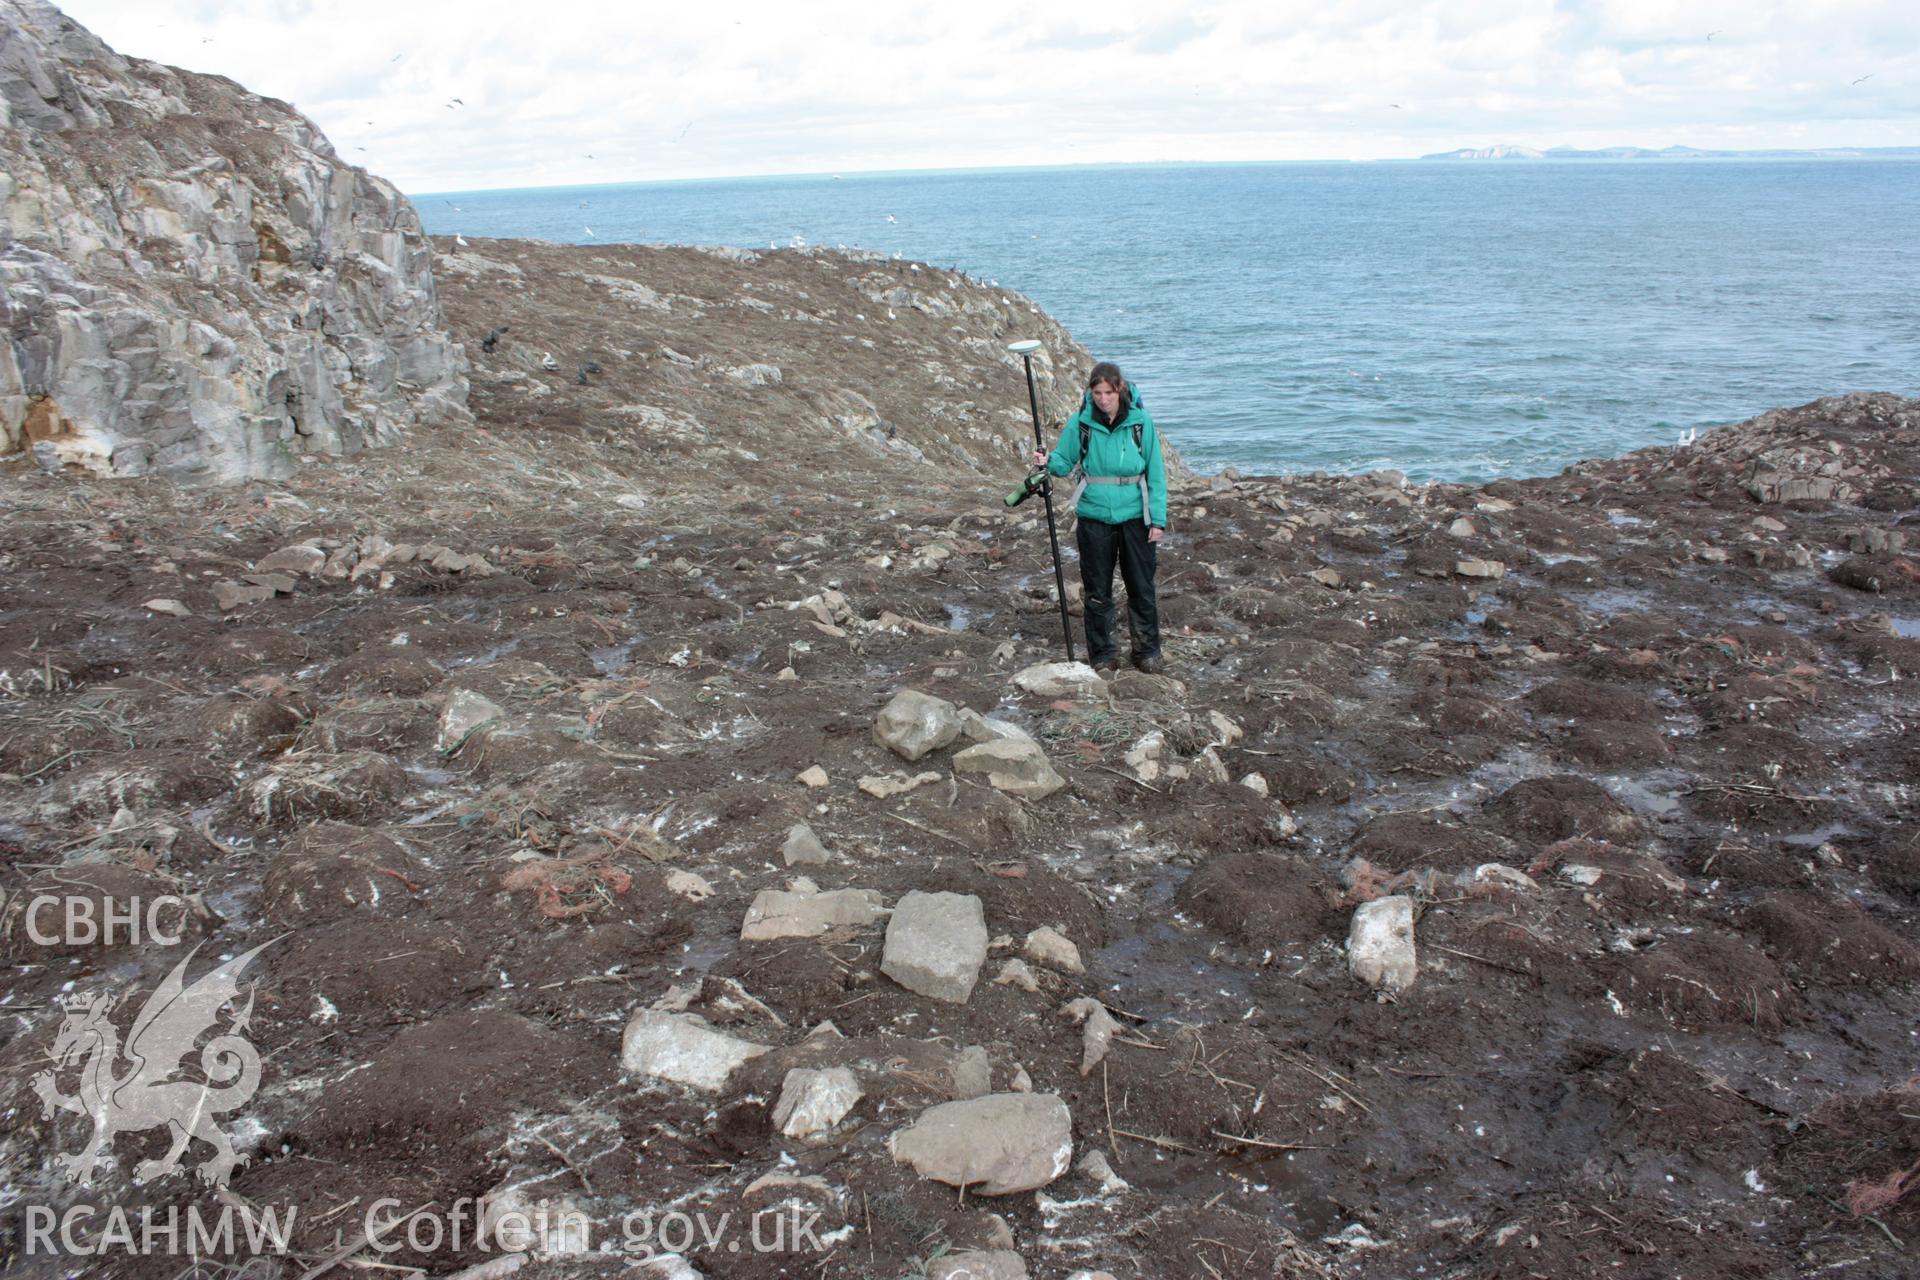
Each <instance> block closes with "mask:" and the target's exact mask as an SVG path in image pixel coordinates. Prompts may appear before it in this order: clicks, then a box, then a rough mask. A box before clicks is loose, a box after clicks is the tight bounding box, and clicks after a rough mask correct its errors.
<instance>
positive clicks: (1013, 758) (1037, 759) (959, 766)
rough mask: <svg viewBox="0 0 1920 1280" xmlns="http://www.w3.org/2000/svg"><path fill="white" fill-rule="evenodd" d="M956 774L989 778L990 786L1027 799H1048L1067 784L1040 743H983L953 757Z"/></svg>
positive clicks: (997, 740) (1015, 741)
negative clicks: (982, 775)
mask: <svg viewBox="0 0 1920 1280" xmlns="http://www.w3.org/2000/svg"><path fill="white" fill-rule="evenodd" d="M953 771H954V772H955V773H956V774H979V773H983V774H985V775H986V778H987V783H988V785H990V786H992V787H993V788H994V789H995V790H997V791H1004V792H1006V793H1007V794H1008V795H1014V796H1019V797H1021V798H1022V799H1026V800H1044V799H1046V798H1047V797H1048V796H1050V795H1052V794H1053V793H1054V792H1056V791H1059V790H1060V789H1061V788H1062V787H1065V786H1066V785H1067V780H1066V779H1065V778H1063V777H1061V776H1060V775H1059V773H1057V772H1056V771H1055V770H1054V767H1053V763H1052V762H1051V761H1050V760H1048V759H1047V753H1046V752H1045V751H1044V750H1043V749H1042V748H1041V747H1040V744H1039V743H1037V742H1032V741H1027V742H1021V741H1017V740H1014V739H1010V738H1001V739H996V740H995V741H993V742H982V743H979V744H977V745H975V746H971V747H968V748H967V749H966V750H965V751H962V752H960V753H959V754H958V755H956V756H954V758H953Z"/></svg>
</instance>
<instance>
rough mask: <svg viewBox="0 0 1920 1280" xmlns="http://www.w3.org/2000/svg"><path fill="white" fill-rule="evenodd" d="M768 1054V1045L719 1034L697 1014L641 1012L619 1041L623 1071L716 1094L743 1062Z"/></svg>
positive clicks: (651, 1010)
mask: <svg viewBox="0 0 1920 1280" xmlns="http://www.w3.org/2000/svg"><path fill="white" fill-rule="evenodd" d="M766 1052H767V1046H766V1045H763V1044H754V1043H753V1042H752V1041H749V1040H737V1039H735V1038H734V1037H732V1036H730V1035H726V1034H724V1033H722V1032H719V1031H715V1030H714V1029H713V1028H712V1027H710V1026H708V1025H707V1020H706V1019H705V1018H702V1017H700V1016H699V1015H698V1014H693V1013H665V1012H662V1011H660V1010H657V1009H642V1010H640V1011H639V1012H638V1013H636V1014H634V1015H633V1019H632V1020H631V1021H630V1022H628V1023H627V1029H626V1032H625V1033H624V1034H623V1035H622V1036H621V1038H620V1067H621V1069H622V1070H624V1071H630V1072H633V1073H635V1074H638V1075H644V1076H651V1077H653V1078H654V1079H657V1080H670V1081H672V1082H673V1083H675V1084H683V1085H686V1086H687V1087H689V1088H692V1089H699V1090H701V1091H703V1092H706V1093H717V1092H719V1091H720V1090H721V1089H723V1088H725V1087H726V1084H727V1077H728V1076H730V1075H732V1074H733V1072H734V1070H735V1069H736V1068H738V1067H739V1066H740V1064H741V1063H743V1062H748V1061H750V1060H752V1059H754V1058H757V1057H759V1056H760V1055H761V1054H763V1053H766Z"/></svg>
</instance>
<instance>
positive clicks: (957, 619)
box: [940, 603, 973, 631]
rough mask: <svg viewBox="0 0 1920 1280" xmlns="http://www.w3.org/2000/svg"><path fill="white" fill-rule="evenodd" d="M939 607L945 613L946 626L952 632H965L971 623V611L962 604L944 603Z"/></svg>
mask: <svg viewBox="0 0 1920 1280" xmlns="http://www.w3.org/2000/svg"><path fill="white" fill-rule="evenodd" d="M940 607H941V608H942V609H945V610H946V611H947V626H948V627H949V628H950V629H952V630H954V631H965V630H966V629H967V627H968V625H969V624H971V623H972V621H973V610H971V609H969V608H967V606H966V605H964V604H959V603H946V604H942V605H941V606H940Z"/></svg>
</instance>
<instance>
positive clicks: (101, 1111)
mask: <svg viewBox="0 0 1920 1280" xmlns="http://www.w3.org/2000/svg"><path fill="white" fill-rule="evenodd" d="M271 945H273V944H272V943H271V942H263V943H261V944H260V945H259V946H257V947H255V948H254V949H253V950H251V951H249V952H246V953H245V954H244V955H238V956H235V957H234V958H233V959H231V960H229V961H227V962H226V963H225V964H223V965H221V966H220V967H219V968H217V969H215V970H213V971H212V972H211V973H207V974H204V975H202V976H201V978H200V979H199V980H198V981H197V982H195V983H194V984H193V985H192V986H188V985H186V973H187V964H188V962H189V961H191V960H192V959H193V953H191V952H189V953H188V955H187V956H186V958H185V959H183V960H181V961H180V963H179V964H177V965H175V966H174V967H173V972H171V973H169V974H168V975H167V976H166V979H165V980H164V981H162V982H161V983H160V985H159V986H157V987H155V988H154V990H153V994H152V995H150V996H148V997H147V1002H146V1004H145V1005H143V1006H142V1007H141V1009H140V1013H139V1016H137V1017H136V1018H135V1019H134V1020H133V1028H132V1030H131V1031H130V1032H129V1033H128V1035H127V1042H126V1046H125V1048H124V1049H123V1048H122V1047H121V1044H120V1033H119V1031H118V1030H117V1029H116V1028H115V1027H114V1025H113V1023H112V1022H111V1021H110V1020H109V1018H108V1015H109V1014H110V1013H111V1012H112V1011H113V1006H114V998H113V997H112V996H110V995H108V994H106V993H105V992H101V993H100V994H98V995H95V996H92V997H90V998H87V999H83V1000H78V1001H75V1002H72V1003H71V1004H70V1005H69V1007H68V1012H67V1017H66V1021H64V1022H63V1023H62V1024H61V1026H60V1034H59V1035H58V1036H57V1037H56V1038H55V1039H54V1042H53V1052H52V1054H51V1055H50V1056H51V1057H52V1058H53V1060H54V1063H55V1064H56V1065H55V1066H53V1067H52V1068H49V1069H48V1070H45V1071H42V1072H41V1073H40V1074H39V1075H37V1076H35V1077H34V1079H33V1089H34V1092H35V1093H37V1094H39V1095H40V1102H41V1108H42V1114H44V1115H49V1116H51V1115H52V1114H53V1112H54V1108H56V1107H58V1108H59V1109H60V1110H62V1111H70V1112H72V1113H73V1114H75V1115H78V1116H87V1117H90V1118H91V1119H92V1120H93V1126H94V1127H93V1136H92V1137H91V1138H89V1139H88V1141H87V1145H86V1146H85V1147H84V1148H82V1149H81V1150H80V1151H78V1152H76V1153H74V1154H72V1155H62V1156H60V1157H59V1164H60V1167H61V1168H62V1170H63V1171H64V1172H65V1173H66V1175H67V1180H68V1181H69V1182H77V1183H79V1184H80V1185H81V1186H83V1187H86V1186H91V1185H93V1174H94V1168H95V1166H96V1165H99V1164H101V1163H103V1162H106V1163H111V1159H112V1158H111V1156H110V1155H109V1154H108V1152H109V1150H110V1149H111V1147H112V1146H113V1140H114V1138H115V1137H116V1136H118V1135H119V1134H122V1133H137V1132H140V1131H141V1130H144V1129H166V1130H167V1131H168V1132H169V1136H170V1138H171V1140H172V1145H171V1146H170V1147H169V1148H168V1150H167V1153H166V1154H165V1155H163V1156H161V1157H160V1158H159V1159H157V1160H143V1161H141V1162H140V1165H139V1167H138V1168H136V1169H135V1170H134V1176H133V1180H134V1181H135V1182H136V1183H140V1184H145V1183H148V1182H151V1181H153V1180H154V1179H156V1178H160V1177H164V1176H165V1175H167V1174H169V1173H173V1172H175V1171H176V1170H178V1169H180V1168H181V1166H182V1165H183V1164H184V1163H185V1161H184V1160H183V1159H182V1157H183V1156H184V1155H185V1154H186V1150H187V1144H188V1142H190V1141H191V1140H192V1139H194V1138H198V1139H200V1141H202V1142H204V1143H206V1144H207V1145H208V1146H211V1147H212V1148H213V1151H214V1153H213V1155H212V1156H211V1157H209V1158H208V1159H207V1160H206V1161H205V1162H203V1163H202V1164H201V1165H200V1166H199V1168H198V1173H199V1175H200V1177H201V1179H202V1180H203V1181H205V1182H207V1183H209V1184H210V1185H213V1186H217V1187H224V1186H226V1185H227V1181H228V1180H229V1179H230V1178H232V1177H233V1171H234V1170H235V1169H236V1168H238V1167H239V1166H240V1165H242V1164H244V1163H246V1157H244V1156H239V1155H236V1154H235V1153H234V1150H233V1143H232V1142H231V1141H230V1140H229V1139H228V1138H227V1135H226V1134H225V1133H224V1132H222V1131H221V1129H220V1126H219V1125H217V1124H215V1123H214V1117H215V1116H217V1115H219V1114H221V1113H222V1112H227V1111H232V1110H234V1109H235V1108H237V1107H241V1106H244V1105H246V1103H247V1101H248V1100H249V1099H251V1098H252V1097H253V1095H254V1091H255V1090H257V1089H258V1088H259V1087H260V1055H259V1053H257V1052H256V1051H255V1050H254V1047H253V1045H252V1044H250V1043H249V1042H248V1041H247V1039H246V1036H245V1035H244V1034H243V1033H244V1032H245V1031H246V1030H247V1028H248V1024H249V1021H250V1019H251V1018H252V1016H253V988H254V985H255V984H249V985H248V987H247V991H246V1004H245V1005H244V1006H239V1007H233V1008H229V1006H238V1002H239V1000H240V974H241V971H242V970H244V969H245V968H246V967H247V966H248V965H249V964H251V963H252V962H253V958H254V957H255V956H257V955H259V954H260V953H261V952H262V951H264V950H265V949H266V948H267V947H269V946H271ZM195 950H196V951H197V950H198V948H195ZM223 1012H225V1013H227V1015H228V1016H229V1017H230V1018H231V1019H232V1021H231V1022H230V1023H229V1024H228V1025H227V1026H226V1027H225V1028H223V1029H219V1033H218V1034H216V1035H215V1036H213V1038H212V1039H210V1040H208V1041H207V1042H206V1043H205V1044H204V1045H201V1046H200V1051H199V1052H200V1074H201V1075H202V1076H204V1077H205V1078H204V1080H200V1081H194V1080H188V1079H176V1078H175V1076H176V1075H178V1074H181V1061H182V1059H184V1058H186V1057H187V1056H188V1055H189V1054H191V1053H192V1052H193V1050H194V1046H195V1044H196V1043H197V1042H198V1041H199V1040H200V1038H201V1037H202V1036H203V1035H205V1034H206V1033H207V1032H208V1031H210V1030H215V1029H216V1025H217V1024H218V1023H219V1021H220V1016H221V1014H222V1013H223ZM76 1067H77V1068H78V1070H79V1077H80V1078H79V1084H78V1086H77V1088H76V1091H75V1092H74V1093H72V1094H65V1093H61V1092H60V1087H59V1079H58V1077H59V1076H60V1074H61V1073H63V1072H66V1071H69V1070H72V1069H74V1068H76ZM123 1068H124V1069H123Z"/></svg>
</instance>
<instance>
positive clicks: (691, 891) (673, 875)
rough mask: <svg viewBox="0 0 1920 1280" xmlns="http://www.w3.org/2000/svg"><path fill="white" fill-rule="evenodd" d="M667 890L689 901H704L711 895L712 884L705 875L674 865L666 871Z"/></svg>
mask: <svg viewBox="0 0 1920 1280" xmlns="http://www.w3.org/2000/svg"><path fill="white" fill-rule="evenodd" d="M667 892H668V893H677V894H679V895H680V896H681V897H683V898H686V899H687V900H688V901H691V902H704V901H706V900H707V899H708V898H711V897H712V896H713V886H712V885H711V884H709V883H707V879H706V877H705V876H699V875H695V874H694V873H693V872H691V871H687V870H684V869H683V868H680V867H675V868H674V869H673V870H672V871H669V872H667Z"/></svg>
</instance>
